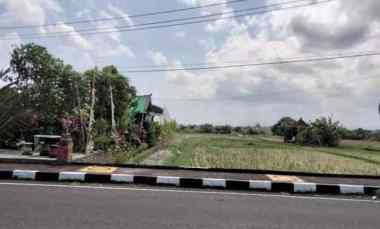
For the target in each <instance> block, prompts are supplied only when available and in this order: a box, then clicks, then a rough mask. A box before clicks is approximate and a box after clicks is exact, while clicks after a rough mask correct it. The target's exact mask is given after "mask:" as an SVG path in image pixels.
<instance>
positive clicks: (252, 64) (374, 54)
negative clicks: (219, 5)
mask: <svg viewBox="0 0 380 229" xmlns="http://www.w3.org/2000/svg"><path fill="white" fill-rule="evenodd" d="M369 56H380V52H368V53H361V54H352V55H338V56H330V57H317V58H307V59H296V60H292V59H290V60H281V61H269V62H261V63H250V64H233V65H220V66H206V67H184V68H163V69H142V70H126V71H123V72H125V73H153V72H173V71H200V70H218V69H229V68H243V67H256V66H266V65H284V64H294V63H308V62H321V61H333V60H339V59H349V58H359V57H369Z"/></svg>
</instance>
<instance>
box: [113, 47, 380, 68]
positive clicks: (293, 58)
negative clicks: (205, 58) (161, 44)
mask: <svg viewBox="0 0 380 229" xmlns="http://www.w3.org/2000/svg"><path fill="white" fill-rule="evenodd" d="M372 52H373V51H361V52H359V51H351V52H344V53H339V55H356V54H358V53H372ZM332 55H337V54H336V53H330V54H328V55H325V56H332ZM312 57H313V58H314V57H321V55H319V54H308V55H303V56H292V57H287V58H281V60H297V59H305V58H312ZM276 60H279V59H278V58H276ZM249 61H250V60H247V59H246V60H229V61H222V62H219V63H222V64H250V62H249ZM211 64H213V63H212V62H198V63H181V66H188V67H196V66H209V65H211ZM172 66H173V64H157V65H153V64H152V65H135V66H118V69H121V70H123V69H135V70H143V69H151V70H154V69H157V68H160V67H161V68H163V67H172Z"/></svg>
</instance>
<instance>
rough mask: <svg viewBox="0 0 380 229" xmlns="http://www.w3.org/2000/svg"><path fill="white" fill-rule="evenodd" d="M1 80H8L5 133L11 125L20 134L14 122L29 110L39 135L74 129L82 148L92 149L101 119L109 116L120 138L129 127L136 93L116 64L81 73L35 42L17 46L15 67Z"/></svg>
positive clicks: (0, 95)
mask: <svg viewBox="0 0 380 229" xmlns="http://www.w3.org/2000/svg"><path fill="white" fill-rule="evenodd" d="M0 79H1V80H3V81H5V82H6V83H7V84H6V86H5V87H3V88H1V89H0V99H1V101H2V103H1V104H0V109H1V113H0V121H1V120H2V121H1V125H2V127H3V128H1V129H0V136H1V132H2V131H3V130H5V129H7V130H8V132H9V130H11V131H13V132H15V134H14V135H12V136H16V135H18V134H17V133H18V132H19V130H18V129H17V128H12V125H15V124H14V123H13V122H12V120H13V119H15V117H19V116H18V115H21V114H24V113H25V112H26V111H27V114H33V116H34V117H36V118H35V120H37V121H36V122H37V123H38V126H39V127H41V128H40V130H39V133H45V134H62V133H63V132H66V133H70V134H71V135H72V136H74V147H75V148H76V150H79V151H87V152H90V151H92V148H93V147H92V146H93V144H92V139H94V136H93V135H94V134H96V130H95V123H96V120H105V122H106V125H109V126H111V129H112V131H111V132H108V133H105V135H109V134H110V135H112V136H113V139H114V142H118V141H117V139H118V138H117V137H118V136H117V135H118V133H119V132H121V133H122V132H123V131H119V130H118V129H120V128H123V127H125V125H124V124H125V123H124V122H123V117H124V116H125V114H126V113H127V110H128V106H129V104H130V101H131V100H132V99H133V98H134V97H135V95H136V89H135V88H134V87H133V86H131V85H130V84H129V81H128V79H127V78H126V77H125V76H123V75H122V74H120V73H119V71H118V70H117V68H116V67H114V66H107V67H104V68H103V69H101V70H99V69H97V68H95V69H90V70H88V71H86V72H85V73H84V74H81V73H79V72H76V71H75V70H74V69H73V68H72V66H70V65H65V64H64V63H63V61H62V60H60V59H58V58H56V57H54V56H53V55H52V54H50V53H49V52H48V51H47V49H46V48H45V47H42V46H39V45H36V44H33V43H29V44H24V45H20V46H17V47H15V48H14V50H13V51H12V53H11V60H10V67H9V69H5V70H2V71H0ZM23 117H24V116H23ZM102 134H104V133H102ZM84 148H86V149H84Z"/></svg>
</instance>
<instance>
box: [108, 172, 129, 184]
mask: <svg viewBox="0 0 380 229" xmlns="http://www.w3.org/2000/svg"><path fill="white" fill-rule="evenodd" d="M111 181H114V182H120V183H133V175H129V174H112V175H111Z"/></svg>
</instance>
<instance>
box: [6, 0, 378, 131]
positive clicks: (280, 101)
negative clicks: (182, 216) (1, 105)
mask: <svg viewBox="0 0 380 229" xmlns="http://www.w3.org/2000/svg"><path fill="white" fill-rule="evenodd" d="M289 1H290V0H246V1H242V2H239V3H229V2H228V0H165V1H163V0H149V1H135V0H97V1H93V0H82V1H76V0H65V1H63V0H0V27H2V29H1V30H0V50H1V52H0V68H5V67H7V66H8V65H9V54H10V52H11V50H12V47H14V46H15V45H19V44H22V43H27V42H34V43H36V44H39V45H42V46H45V47H47V48H48V50H49V52H51V53H52V54H54V55H55V56H57V57H59V58H61V59H62V60H63V61H64V62H65V63H67V64H71V65H73V66H74V68H75V69H76V70H78V71H84V70H86V69H89V68H93V67H94V66H98V67H102V66H106V65H110V64H113V65H115V66H117V67H118V68H119V69H120V70H121V71H122V72H123V71H124V74H125V76H126V77H128V78H129V79H130V81H131V83H132V84H133V85H135V86H136V88H137V90H138V93H139V94H151V93H152V94H153V102H154V103H155V104H157V105H160V106H163V107H165V108H167V109H168V110H169V113H170V115H171V117H172V118H174V119H176V120H177V121H178V122H179V123H186V124H190V123H194V124H200V123H212V124H219V125H221V124H230V125H254V124H256V123H260V124H262V125H265V126H267V125H273V123H275V122H276V121H277V120H279V119H280V118H281V117H283V116H291V117H293V118H296V119H298V118H300V117H303V119H304V120H313V119H315V118H318V117H321V116H332V117H333V119H334V120H339V121H340V122H341V124H343V125H344V126H346V127H349V128H359V127H362V128H368V129H379V128H380V116H379V113H378V104H379V102H380V90H379V89H380V79H379V73H380V69H379V68H378V66H379V63H380V57H379V56H371V57H361V58H351V59H341V60H337V61H325V62H310V63H293V64H284V65H263V66H255V67H244V68H228V69H227V68H225V69H218V70H203V71H193V70H185V71H171V72H151V73H131V72H125V71H128V70H134V69H136V68H138V67H140V68H148V66H155V65H164V66H169V67H170V68H182V67H186V66H189V64H194V63H208V64H209V66H220V65H222V66H223V65H229V64H236V63H260V62H273V61H282V60H284V59H289V58H311V57H325V56H336V55H346V54H350V53H358V52H368V51H380V39H378V36H380V14H379V13H378V12H380V1H378V0H361V1H360V3H359V1H356V0H335V1H331V2H327V3H323V4H318V5H310V6H307V7H303V8H294V9H282V10H272V11H270V12H266V13H262V14H252V15H248V16H245V17H239V18H229V19H228V20H215V21H210V22H206V23H200V24H193V25H183V26H177V27H169V28H159V29H152V30H141V31H124V32H114V33H101V34H96V35H91V36H88V35H87V36H86V35H83V34H81V32H80V30H83V29H88V28H98V29H103V28H117V27H118V26H133V25H136V24H140V23H149V22H154V21H159V20H168V19H177V18H184V17H193V16H202V15H208V14H221V13H231V12H233V11H235V12H238V10H241V9H247V8H252V7H261V6H266V5H267V6H268V5H271V4H277V3H284V2H285V3H286V2H289ZM310 2H315V0H311V1H310ZM211 3H223V4H220V5H218V6H216V7H204V8H198V9H195V10H189V11H182V12H178V13H171V14H166V15H157V16H149V17H133V15H136V14H144V13H150V12H157V11H163V10H171V9H181V8H187V7H193V6H205V5H208V4H211ZM276 9H281V8H278V7H277V8H276ZM235 14H236V13H235ZM110 17H118V18H119V20H109V21H102V22H99V21H98V22H96V21H94V19H96V18H110ZM218 17H223V16H218ZM75 20H89V21H90V23H86V24H70V23H68V22H70V21H75ZM51 23H55V24H56V25H54V26H48V27H32V28H28V29H16V28H14V27H15V26H29V25H42V24H51ZM4 27H8V28H4ZM9 27H10V28H9ZM61 31H70V32H71V34H74V35H73V36H55V37H44V38H41V37H39V38H37V39H30V38H28V37H23V34H30V33H33V34H40V35H43V34H49V33H54V32H61ZM9 38H11V39H9ZM2 84H3V82H0V86H1V85H2Z"/></svg>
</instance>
